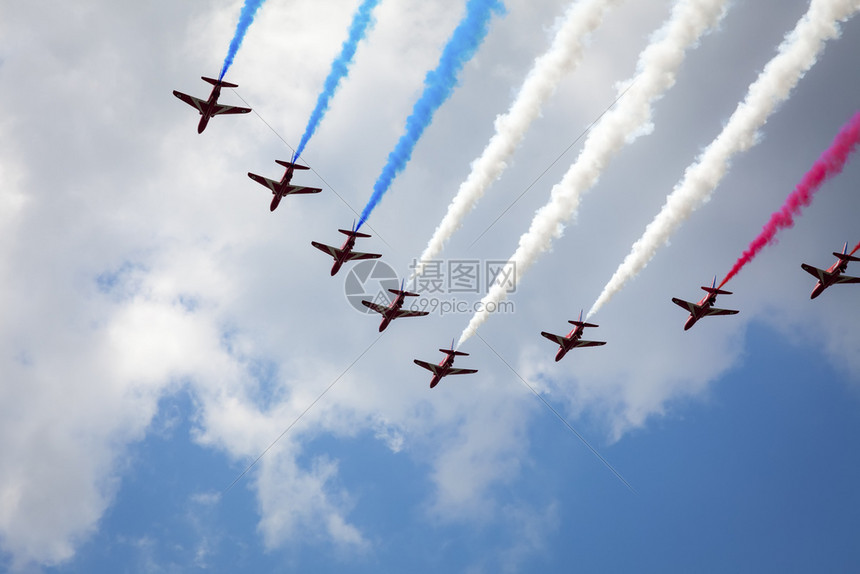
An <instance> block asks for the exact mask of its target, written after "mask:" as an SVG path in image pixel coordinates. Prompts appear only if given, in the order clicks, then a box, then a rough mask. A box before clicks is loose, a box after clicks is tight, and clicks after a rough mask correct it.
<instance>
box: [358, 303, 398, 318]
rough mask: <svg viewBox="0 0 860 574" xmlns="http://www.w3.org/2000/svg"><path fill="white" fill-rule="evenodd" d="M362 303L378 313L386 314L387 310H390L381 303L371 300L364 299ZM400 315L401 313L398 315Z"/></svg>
mask: <svg viewBox="0 0 860 574" xmlns="http://www.w3.org/2000/svg"><path fill="white" fill-rule="evenodd" d="M361 304H362V305H364V306H365V307H367V308H368V309H372V310H374V311H376V312H377V313H379V314H381V315H384V314H385V312H386V311H387V310H388V307H383V306H382V305H379V304H378V303H373V302H371V301H362V302H361ZM398 317H399V315H398Z"/></svg>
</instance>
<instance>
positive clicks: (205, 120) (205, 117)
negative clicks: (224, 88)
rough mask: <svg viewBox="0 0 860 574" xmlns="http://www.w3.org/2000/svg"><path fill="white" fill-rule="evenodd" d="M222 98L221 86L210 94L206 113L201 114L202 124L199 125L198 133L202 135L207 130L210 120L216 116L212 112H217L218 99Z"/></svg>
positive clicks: (213, 89)
mask: <svg viewBox="0 0 860 574" xmlns="http://www.w3.org/2000/svg"><path fill="white" fill-rule="evenodd" d="M220 96H221V86H215V87H213V88H212V93H210V94H209V99H208V100H206V108H205V110H204V111H202V112H200V123H198V124H197V133H198V134H202V133H203V130H205V129H206V126H207V124H209V118H211V117H212V116H213V115H214V114H213V113H212V112H214V111H215V106H217V105H218V98H219V97H220Z"/></svg>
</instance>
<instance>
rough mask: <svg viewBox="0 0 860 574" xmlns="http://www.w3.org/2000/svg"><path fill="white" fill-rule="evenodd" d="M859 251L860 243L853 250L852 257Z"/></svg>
mask: <svg viewBox="0 0 860 574" xmlns="http://www.w3.org/2000/svg"><path fill="white" fill-rule="evenodd" d="M858 249H860V243H858V244H857V245H855V246H854V249H852V250H851V255H854V254H855V253H856V252H857V250H858Z"/></svg>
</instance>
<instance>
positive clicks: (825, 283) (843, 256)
mask: <svg viewBox="0 0 860 574" xmlns="http://www.w3.org/2000/svg"><path fill="white" fill-rule="evenodd" d="M833 255H835V256H836V263H834V264H833V265H831V266H830V267H829V268H828V269H827V270H826V271H825V270H824V269H818V268H816V267H813V266H812V265H807V264H806V263H801V264H800V266H801V267H802V268H803V270H804V271H806V272H807V273H809V274H810V275H812V276H813V277H815V278H816V279H818V283H816V284H815V287H814V288H813V289H812V295H810V297H809V298H810V299H815V298H816V297H818V296H819V295H821V292H822V291H824V290H825V289H827V288H828V287H830V286H831V285H835V284H837V283H860V277H849V276H847V275H843V273H845V270H846V269H848V262H849V261H860V257H854V256H853V255H848V244H847V243H846V244H845V245H844V246H843V247H842V253H837V252H836V251H834V252H833Z"/></svg>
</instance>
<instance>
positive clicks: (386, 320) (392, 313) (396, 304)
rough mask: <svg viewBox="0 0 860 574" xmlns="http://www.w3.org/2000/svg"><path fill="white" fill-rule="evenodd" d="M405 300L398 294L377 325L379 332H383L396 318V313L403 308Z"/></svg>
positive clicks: (404, 297)
mask: <svg viewBox="0 0 860 574" xmlns="http://www.w3.org/2000/svg"><path fill="white" fill-rule="evenodd" d="M404 299H406V296H405V295H403V294H400V295H398V296H397V298H396V299H395V300H394V301H393V302H392V303H391V305H389V306H388V310H387V311H385V313H383V314H382V322H381V323H380V324H379V332H380V333H381V332H382V331H384V330H385V328H386V327H388V325H389V324H390V323H391V321H393V320H394V319H395V318H396V317H397V312H398V311H400V309H401V308H402V307H403V301H404Z"/></svg>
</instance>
